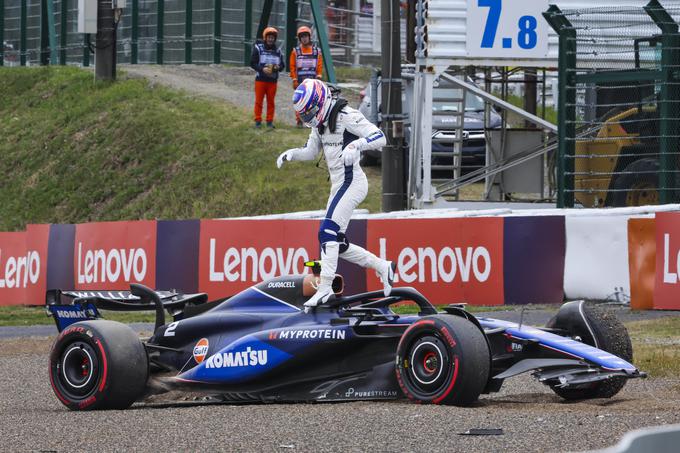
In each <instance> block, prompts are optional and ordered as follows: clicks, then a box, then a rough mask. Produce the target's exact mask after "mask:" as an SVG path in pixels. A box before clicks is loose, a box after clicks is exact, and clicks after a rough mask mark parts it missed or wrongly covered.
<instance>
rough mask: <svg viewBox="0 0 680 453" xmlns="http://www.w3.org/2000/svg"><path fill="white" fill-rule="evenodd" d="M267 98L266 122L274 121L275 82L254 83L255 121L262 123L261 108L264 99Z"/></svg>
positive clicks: (258, 81)
mask: <svg viewBox="0 0 680 453" xmlns="http://www.w3.org/2000/svg"><path fill="white" fill-rule="evenodd" d="M265 96H266V97H267V122H268V123H271V122H272V121H274V109H275V103H274V102H275V99H276V82H262V81H260V80H256V81H255V112H254V113H255V121H256V122H262V107H263V106H264V98H265Z"/></svg>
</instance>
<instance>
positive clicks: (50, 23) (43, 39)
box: [40, 0, 57, 65]
mask: <svg viewBox="0 0 680 453" xmlns="http://www.w3.org/2000/svg"><path fill="white" fill-rule="evenodd" d="M52 1H53V0H41V1H40V64H41V65H48V64H55V63H56V62H57V34H56V30H55V29H54V5H53V4H52ZM48 49H49V50H48Z"/></svg>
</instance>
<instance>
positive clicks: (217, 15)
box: [213, 0, 222, 64]
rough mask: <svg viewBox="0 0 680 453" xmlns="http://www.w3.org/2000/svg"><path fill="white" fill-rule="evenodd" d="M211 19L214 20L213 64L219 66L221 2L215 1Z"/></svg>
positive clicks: (220, 52) (220, 53) (220, 56)
mask: <svg viewBox="0 0 680 453" xmlns="http://www.w3.org/2000/svg"><path fill="white" fill-rule="evenodd" d="M213 18H214V19H215V24H214V26H213V63H215V64H220V62H221V61H222V0H215V12H213Z"/></svg>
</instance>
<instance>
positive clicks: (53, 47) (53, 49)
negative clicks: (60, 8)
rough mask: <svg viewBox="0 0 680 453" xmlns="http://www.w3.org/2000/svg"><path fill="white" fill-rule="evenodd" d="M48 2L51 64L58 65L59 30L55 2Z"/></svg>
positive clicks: (51, 0)
mask: <svg viewBox="0 0 680 453" xmlns="http://www.w3.org/2000/svg"><path fill="white" fill-rule="evenodd" d="M46 1H47V27H48V28H49V31H50V33H49V38H50V64H57V29H56V27H55V26H54V3H53V2H54V0H46Z"/></svg>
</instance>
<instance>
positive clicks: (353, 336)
mask: <svg viewBox="0 0 680 453" xmlns="http://www.w3.org/2000/svg"><path fill="white" fill-rule="evenodd" d="M312 266H314V267H315V271H316V272H318V263H313V264H312ZM316 278H317V277H315V275H313V274H307V275H299V276H282V277H277V278H274V279H271V280H268V281H264V282H262V283H259V284H257V285H254V286H252V287H250V288H248V289H246V290H244V291H242V292H240V293H238V294H236V295H234V296H232V297H229V298H227V299H226V300H220V301H215V302H208V301H207V296H206V295H205V294H191V295H183V294H177V293H174V292H166V291H159V292H156V291H153V290H151V289H149V288H147V287H145V286H143V285H139V284H131V285H130V291H129V292H127V291H98V292H92V291H88V292H84V291H60V290H51V291H48V294H47V308H48V312H49V313H51V314H52V316H53V317H54V319H55V321H56V324H57V328H58V330H59V332H60V333H59V336H58V338H57V339H56V341H55V343H54V345H53V347H52V350H51V353H50V364H49V366H50V370H49V371H50V372H49V376H50V383H51V385H52V389H53V390H54V393H55V394H56V396H57V398H58V399H59V400H60V401H61V402H62V403H63V404H64V405H65V406H67V407H68V408H69V409H73V410H91V409H123V408H126V407H129V406H130V405H132V404H133V403H134V402H136V401H141V400H143V399H144V398H145V397H147V396H150V395H153V394H158V393H163V392H167V391H170V390H186V391H190V392H205V393H207V394H210V395H219V399H220V400H221V401H228V402H295V401H299V402H303V401H306V402H311V401H317V402H321V401H347V400H383V399H399V398H408V399H410V400H412V401H415V402H419V403H434V404H448V405H469V404H471V403H473V402H475V401H476V400H477V399H478V398H479V395H480V394H482V393H489V392H496V391H498V390H499V389H500V388H501V385H502V384H503V381H504V380H505V379H507V378H510V377H512V376H516V375H518V374H521V373H525V372H531V373H532V375H533V376H534V377H535V378H536V379H538V380H539V381H540V382H542V383H544V384H546V385H547V386H548V387H550V389H552V390H553V391H554V392H555V393H557V394H558V395H559V396H561V397H562V398H565V399H588V398H609V397H612V396H613V395H615V394H616V393H618V392H619V391H620V390H621V389H622V388H623V386H624V385H625V383H626V380H627V379H629V378H636V377H644V376H645V374H644V373H643V372H641V371H639V370H638V369H637V368H636V367H635V366H634V365H632V364H631V363H630V362H631V360H632V355H633V352H632V347H631V343H630V339H629V337H628V333H627V331H626V329H625V327H624V326H623V325H622V324H621V323H620V322H619V321H618V320H617V319H616V318H615V317H614V316H613V315H612V314H610V313H607V312H606V311H603V310H601V309H599V308H598V307H596V306H594V305H591V304H588V303H585V302H583V301H577V302H568V303H566V304H564V305H562V307H561V308H560V309H559V311H558V312H557V314H556V315H555V317H553V318H552V319H551V320H550V322H549V323H548V324H547V325H546V326H545V327H530V326H525V325H518V324H516V323H512V322H507V321H501V320H497V319H490V318H483V317H480V318H477V317H475V316H473V315H472V314H471V313H469V312H467V311H466V310H465V309H464V306H463V305H462V304H452V305H449V306H445V307H443V311H438V310H437V309H436V308H435V306H434V305H433V304H431V303H430V302H429V301H428V300H427V299H426V298H425V297H424V296H423V295H422V294H421V293H419V292H418V291H417V290H415V289H413V288H404V287H401V288H393V290H392V293H391V295H390V296H389V297H384V295H383V293H382V291H373V292H366V293H361V294H355V295H349V296H343V295H342V291H343V280H342V277H341V276H339V275H338V276H336V279H335V281H334V284H333V289H334V291H335V293H336V296H335V298H332V299H331V300H330V301H329V302H328V303H327V304H324V305H321V306H319V307H317V308H315V309H313V310H305V309H304V307H303V304H304V302H305V301H306V300H308V299H309V297H310V296H311V295H312V294H313V293H314V291H315V290H314V283H315V279H316ZM404 303H412V304H415V305H417V308H418V313H417V314H413V315H404V314H397V313H395V312H394V311H393V310H392V309H391V307H392V306H393V305H394V304H404ZM99 309H107V310H130V311H132V310H155V312H156V322H155V330H154V333H153V335H152V336H151V337H150V338H148V339H140V337H139V335H138V334H137V333H135V332H134V331H133V330H132V329H131V328H130V327H128V326H127V325H125V324H121V323H118V322H113V321H108V320H104V319H102V318H101V316H100V314H99ZM166 312H167V313H169V314H170V315H171V316H172V322H169V323H166V320H165V314H166Z"/></svg>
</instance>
